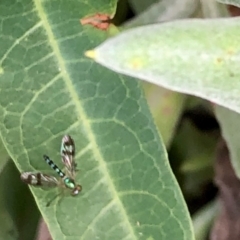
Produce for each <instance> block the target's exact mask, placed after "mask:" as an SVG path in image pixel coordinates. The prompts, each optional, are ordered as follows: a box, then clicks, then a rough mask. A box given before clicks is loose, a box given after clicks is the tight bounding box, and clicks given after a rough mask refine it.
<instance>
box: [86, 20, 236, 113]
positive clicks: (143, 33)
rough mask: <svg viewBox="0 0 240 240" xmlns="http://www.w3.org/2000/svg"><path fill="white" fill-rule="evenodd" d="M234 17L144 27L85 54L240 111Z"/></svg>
mask: <svg viewBox="0 0 240 240" xmlns="http://www.w3.org/2000/svg"><path fill="white" fill-rule="evenodd" d="M239 27H240V21H239V18H231V19H230V18H228V19H227V18H223V19H221V18H220V19H207V20H202V19H191V20H179V21H174V22H169V23H164V24H155V25H148V26H143V27H138V28H135V29H130V30H127V31H125V32H123V33H121V34H119V35H118V36H116V37H113V38H111V39H109V40H107V41H105V42H104V43H102V44H101V45H100V46H98V47H97V48H96V49H95V50H93V51H88V52H87V53H86V55H87V56H89V57H92V58H94V60H95V61H96V62H98V63H100V64H102V65H104V66H106V67H108V68H109V69H112V70H114V71H115V72H119V73H123V74H126V75H129V76H133V77H137V78H139V79H144V80H146V81H149V82H151V83H154V84H157V85H160V86H163V87H165V88H168V89H171V90H174V91H178V92H182V93H188V94H192V95H195V96H198V97H202V98H205V99H208V100H210V101H212V102H215V103H217V104H219V105H222V106H225V107H227V108H230V109H232V110H235V111H238V112H240V98H239V94H240V90H239V89H240V82H239V77H240V71H239V64H240V61H239V57H240V55H239V53H240V45H239V41H240V37H239V35H238V34H236V32H237V31H238V29H239Z"/></svg>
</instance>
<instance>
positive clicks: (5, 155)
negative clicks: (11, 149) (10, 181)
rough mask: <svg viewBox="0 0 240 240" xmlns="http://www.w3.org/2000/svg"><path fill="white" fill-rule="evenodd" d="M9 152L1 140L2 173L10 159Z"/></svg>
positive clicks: (0, 163)
mask: <svg viewBox="0 0 240 240" xmlns="http://www.w3.org/2000/svg"><path fill="white" fill-rule="evenodd" d="M8 158H9V157H8V153H7V151H6V149H5V147H4V145H3V143H2V142H1V140H0V173H1V171H2V169H3V168H4V166H5V165H6V163H7V161H8Z"/></svg>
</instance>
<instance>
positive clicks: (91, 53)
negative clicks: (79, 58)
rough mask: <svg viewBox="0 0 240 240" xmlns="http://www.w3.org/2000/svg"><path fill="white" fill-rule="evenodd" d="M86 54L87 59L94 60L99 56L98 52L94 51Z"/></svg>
mask: <svg viewBox="0 0 240 240" xmlns="http://www.w3.org/2000/svg"><path fill="white" fill-rule="evenodd" d="M84 54H85V56H86V57H89V58H92V59H96V56H97V54H96V51H94V50H89V51H86V52H85V53H84Z"/></svg>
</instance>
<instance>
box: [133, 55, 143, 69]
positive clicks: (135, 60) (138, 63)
mask: <svg viewBox="0 0 240 240" xmlns="http://www.w3.org/2000/svg"><path fill="white" fill-rule="evenodd" d="M143 66H144V62H143V61H142V59H141V58H138V57H136V58H132V59H131V61H130V62H129V67H130V68H132V69H141V68H142V67H143Z"/></svg>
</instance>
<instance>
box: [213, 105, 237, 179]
mask: <svg viewBox="0 0 240 240" xmlns="http://www.w3.org/2000/svg"><path fill="white" fill-rule="evenodd" d="M215 112H216V116H217V119H218V121H219V124H220V126H221V130H222V135H223V137H224V139H225V141H226V142H227V146H228V149H229V152H230V156H231V158H230V160H231V163H232V166H233V168H234V170H235V173H236V175H237V176H238V177H239V178H240V161H239V159H240V149H239V141H240V136H239V133H238V129H239V128H240V115H239V114H238V113H236V112H233V111H231V110H229V109H226V108H224V107H220V106H216V108H215Z"/></svg>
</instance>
